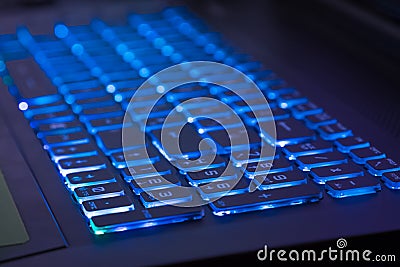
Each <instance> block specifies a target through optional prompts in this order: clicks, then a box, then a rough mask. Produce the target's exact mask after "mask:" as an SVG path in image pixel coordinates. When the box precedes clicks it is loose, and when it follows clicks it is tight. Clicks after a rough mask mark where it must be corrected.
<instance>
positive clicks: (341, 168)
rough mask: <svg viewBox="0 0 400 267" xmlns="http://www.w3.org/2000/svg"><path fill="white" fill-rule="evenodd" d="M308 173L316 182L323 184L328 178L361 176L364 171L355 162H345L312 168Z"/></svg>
mask: <svg viewBox="0 0 400 267" xmlns="http://www.w3.org/2000/svg"><path fill="white" fill-rule="evenodd" d="M310 175H311V176H312V177H313V179H314V181H315V182H316V183H318V184H324V183H326V182H327V181H330V180H338V179H344V178H353V177H358V176H363V175H364V171H363V170H362V169H361V168H360V167H358V166H357V165H355V164H351V163H346V164H339V165H332V166H325V167H317V168H313V169H312V170H311V172H310Z"/></svg>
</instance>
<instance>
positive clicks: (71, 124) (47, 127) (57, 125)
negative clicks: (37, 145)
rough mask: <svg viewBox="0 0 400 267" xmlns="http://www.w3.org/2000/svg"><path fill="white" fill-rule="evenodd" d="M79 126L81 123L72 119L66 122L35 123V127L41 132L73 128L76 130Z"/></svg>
mask: <svg viewBox="0 0 400 267" xmlns="http://www.w3.org/2000/svg"><path fill="white" fill-rule="evenodd" d="M80 126H81V123H80V122H79V121H78V120H77V119H74V120H72V121H66V122H49V123H41V124H39V125H36V129H37V130H38V131H39V132H41V133H47V132H63V131H65V130H66V129H74V130H77V129H79V128H80Z"/></svg>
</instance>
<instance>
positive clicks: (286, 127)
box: [261, 118, 316, 147]
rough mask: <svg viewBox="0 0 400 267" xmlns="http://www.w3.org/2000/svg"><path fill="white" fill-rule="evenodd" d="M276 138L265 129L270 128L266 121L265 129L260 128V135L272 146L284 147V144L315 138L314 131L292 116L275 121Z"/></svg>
mask: <svg viewBox="0 0 400 267" xmlns="http://www.w3.org/2000/svg"><path fill="white" fill-rule="evenodd" d="M275 126H276V138H273V136H271V134H269V133H268V131H267V130H266V129H272V125H271V124H270V123H268V122H267V124H266V127H267V128H265V129H261V133H262V137H263V138H264V139H265V140H266V141H267V142H268V143H270V144H272V145H274V146H280V147H284V146H286V145H291V144H298V143H302V142H307V141H310V140H313V139H315V137H316V135H315V133H314V131H312V130H310V129H308V128H307V127H306V126H305V125H304V124H303V123H302V122H301V121H299V120H296V119H294V118H289V119H286V120H279V121H276V122H275Z"/></svg>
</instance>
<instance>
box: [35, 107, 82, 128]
mask: <svg viewBox="0 0 400 267" xmlns="http://www.w3.org/2000/svg"><path fill="white" fill-rule="evenodd" d="M74 118H75V117H74V113H72V111H71V110H69V109H67V110H63V111H55V112H48V113H41V114H35V115H33V116H32V118H31V119H32V123H33V124H34V125H37V124H39V123H50V122H64V121H72V120H74Z"/></svg>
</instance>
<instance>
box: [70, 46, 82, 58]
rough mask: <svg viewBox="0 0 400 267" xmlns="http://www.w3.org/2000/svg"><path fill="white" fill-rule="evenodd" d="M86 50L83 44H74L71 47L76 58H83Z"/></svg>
mask: <svg viewBox="0 0 400 267" xmlns="http://www.w3.org/2000/svg"><path fill="white" fill-rule="evenodd" d="M84 50H85V49H84V48H83V46H82V45H81V44H73V45H72V47H71V52H72V53H73V54H74V55H76V56H81V55H83V52H84Z"/></svg>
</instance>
